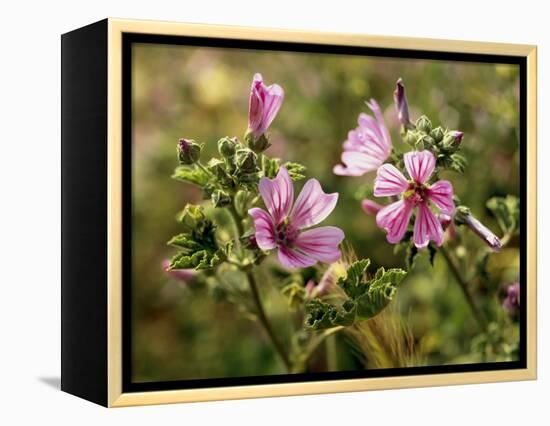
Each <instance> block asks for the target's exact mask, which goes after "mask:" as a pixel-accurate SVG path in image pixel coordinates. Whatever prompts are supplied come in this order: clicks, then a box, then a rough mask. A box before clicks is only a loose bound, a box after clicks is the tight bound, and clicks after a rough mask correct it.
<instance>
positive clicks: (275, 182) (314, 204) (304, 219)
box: [248, 167, 344, 268]
mask: <svg viewBox="0 0 550 426" xmlns="http://www.w3.org/2000/svg"><path fill="white" fill-rule="evenodd" d="M259 190H260V195H261V196H262V199H263V201H264V204H265V206H266V208H267V212H266V211H265V210H263V209H260V208H253V209H250V210H249V211H248V213H249V214H250V216H252V218H253V219H254V226H255V228H256V243H257V244H258V247H260V248H261V249H262V250H271V249H274V248H277V249H278V256H279V261H280V262H281V263H282V264H283V265H284V266H287V267H290V268H304V267H307V266H312V265H314V264H315V263H317V262H318V261H319V262H325V263H331V262H335V261H337V260H338V259H340V256H341V253H340V250H339V248H338V245H339V244H340V243H341V242H342V240H343V239H344V232H343V231H342V230H341V229H340V228H337V227H335V226H321V227H319V228H314V229H309V230H307V231H306V230H305V229H306V228H309V227H311V226H314V225H317V224H318V223H320V222H322V221H323V220H325V219H326V218H327V216H328V215H329V214H330V213H331V212H332V210H334V207H335V206H336V202H337V201H338V193H334V194H325V193H324V192H323V190H322V188H321V185H320V184H319V181H317V180H316V179H309V180H308V181H307V182H306V184H305V185H304V187H303V189H302V191H301V192H300V194H299V195H298V198H296V202H295V203H294V207H293V206H292V204H293V201H294V187H293V185H292V181H291V180H290V176H289V175H288V172H287V170H286V168H285V167H281V168H280V169H279V173H278V174H277V177H275V179H268V178H266V177H263V178H262V179H260V184H259Z"/></svg>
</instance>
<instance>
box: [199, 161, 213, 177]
mask: <svg viewBox="0 0 550 426" xmlns="http://www.w3.org/2000/svg"><path fill="white" fill-rule="evenodd" d="M195 164H196V165H197V167H198V168H199V169H201V170H202V171H203V172H204V173H206V174H207V175H208V176H212V172H211V171H210V170H208V169H207V168H206V167H205V166H204V164H202V163H201V162H200V161H197V162H196V163H195Z"/></svg>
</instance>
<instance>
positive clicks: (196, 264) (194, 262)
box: [169, 250, 223, 270]
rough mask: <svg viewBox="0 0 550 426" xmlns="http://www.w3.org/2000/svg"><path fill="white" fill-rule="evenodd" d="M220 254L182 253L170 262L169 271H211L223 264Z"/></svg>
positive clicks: (208, 252)
mask: <svg viewBox="0 0 550 426" xmlns="http://www.w3.org/2000/svg"><path fill="white" fill-rule="evenodd" d="M222 260H223V259H222V258H220V256H219V253H218V252H212V251H209V250H199V251H196V252H194V253H192V254H186V252H185V251H181V252H179V253H178V254H176V255H175V256H174V257H173V258H172V260H171V261H170V266H169V269H170V270H173V269H196V270H201V269H210V268H213V267H215V266H216V265H218V264H219V263H221V262H222Z"/></svg>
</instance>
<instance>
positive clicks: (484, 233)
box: [455, 206, 502, 251]
mask: <svg viewBox="0 0 550 426" xmlns="http://www.w3.org/2000/svg"><path fill="white" fill-rule="evenodd" d="M455 218H456V220H457V223H459V224H464V225H466V226H467V227H468V228H470V229H471V230H472V231H474V233H475V234H476V235H477V236H479V237H480V238H481V239H482V240H483V241H484V242H485V244H487V245H488V246H489V247H491V248H492V249H493V250H495V251H499V250H500V249H501V248H502V243H501V241H500V239H499V238H498V237H497V236H496V235H495V234H493V233H492V232H491V230H490V229H489V228H487V227H486V226H485V225H484V224H483V223H481V222H480V221H479V220H477V219H476V218H475V217H474V215H472V213H471V212H470V209H468V208H467V207H463V206H460V207H458V208H457V210H456V216H455Z"/></svg>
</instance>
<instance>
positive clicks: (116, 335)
mask: <svg viewBox="0 0 550 426" xmlns="http://www.w3.org/2000/svg"><path fill="white" fill-rule="evenodd" d="M123 33H142V34H160V35H172V36H195V37H217V38H226V39H249V40H264V41H281V42H302V43H316V44H327V45H344V46H368V47H378V48H390V49H391V48H393V49H397V48H399V49H410V50H424V51H445V52H457V53H478V54H494V55H507V56H518V57H523V58H527V93H526V95H527V150H526V151H527V194H526V196H527V235H526V236H525V237H526V238H527V265H526V267H527V277H528V280H527V301H526V309H527V360H526V361H527V368H525V369H515V370H496V371H480V372H467V373H444V374H426V375H415V376H401V377H380V378H365V379H346V380H344V379H339V380H330V381H317V382H296V383H285V384H267V385H247V386H230V387H218V388H200V389H182V390H169V391H150V392H132V393H123V392H122V89H121V88H122V34H123ZM536 79H537V50H536V46H532V45H519V44H503V43H486V42H469V41H454V40H437V39H421V38H405V37H386V36H370V35H358V34H336V33H322V32H312V31H307V32H304V31H287V30H277V29H259V28H254V27H236V26H222V25H202V24H182V23H172V22H154V21H138V20H122V19H113V18H109V23H108V154H107V155H108V159H107V164H108V166H107V173H108V177H107V185H108V189H107V191H108V195H107V199H108V201H107V232H108V249H107V250H108V260H107V267H108V298H107V304H108V306H107V312H108V321H107V327H108V330H107V335H108V360H107V365H108V405H109V407H122V406H131V405H146V404H166V403H177V402H196V401H212V400H221V399H242V398H257V397H273V396H290V395H303V394H319V393H335V392H354V391H365V390H377V389H395V388H410V387H425V386H442V385H459V384H468V383H490V382H501V381H511V380H534V379H536V377H537V370H536V368H537V365H536V362H537V354H536V352H537V347H536V333H537V324H536V320H537V310H536V274H537V235H536V231H537V205H536V204H537V200H536V197H537V196H536V194H537V169H536V166H537V149H536V131H537V115H536V108H537V98H536V95H537V83H536Z"/></svg>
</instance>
